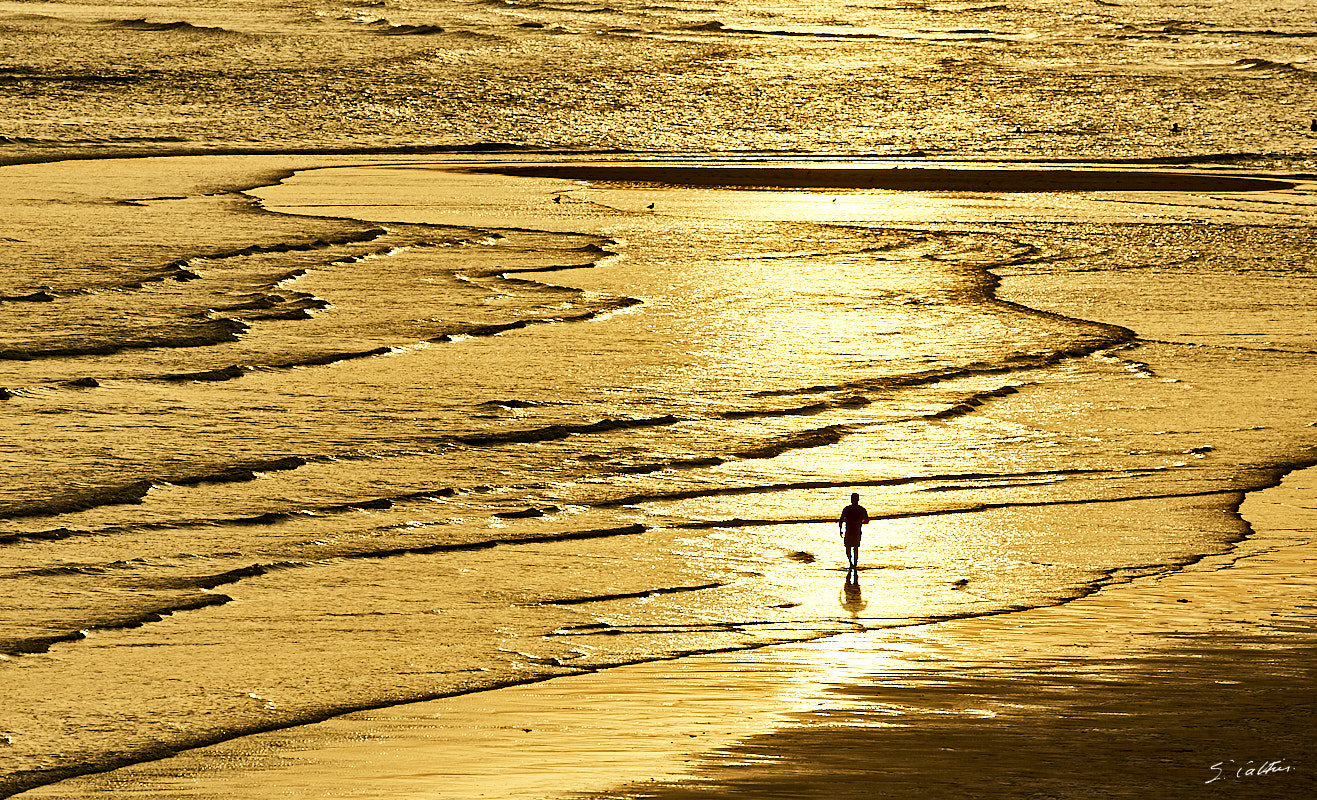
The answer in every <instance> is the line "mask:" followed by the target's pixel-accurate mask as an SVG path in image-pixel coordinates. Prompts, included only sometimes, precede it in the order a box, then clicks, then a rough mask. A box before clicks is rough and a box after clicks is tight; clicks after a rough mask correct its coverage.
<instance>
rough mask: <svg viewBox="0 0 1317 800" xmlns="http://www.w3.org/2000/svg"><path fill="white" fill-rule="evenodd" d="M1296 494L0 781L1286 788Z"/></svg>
mask: <svg viewBox="0 0 1317 800" xmlns="http://www.w3.org/2000/svg"><path fill="white" fill-rule="evenodd" d="M1314 492H1317V467H1312V466H1310V467H1307V468H1305V469H1301V470H1296V471H1294V472H1290V473H1288V474H1287V475H1285V476H1284V477H1283V479H1282V480H1281V481H1280V482H1278V483H1277V484H1275V485H1272V486H1269V487H1267V488H1264V489H1260V490H1257V491H1255V492H1250V493H1248V495H1247V497H1246V498H1245V500H1244V503H1243V507H1242V508H1241V515H1240V516H1241V518H1242V519H1244V520H1245V522H1246V524H1248V525H1249V527H1250V528H1251V529H1252V530H1253V533H1252V534H1251V535H1249V536H1247V537H1245V538H1243V539H1241V540H1239V541H1237V542H1235V543H1234V545H1233V546H1232V547H1231V548H1230V550H1228V551H1226V552H1224V553H1220V554H1215V555H1210V556H1206V557H1204V558H1203V559H1200V560H1199V561H1196V562H1194V563H1192V564H1190V565H1187V566H1185V567H1183V568H1180V569H1177V570H1175V571H1172V572H1169V573H1166V574H1159V575H1153V576H1145V577H1139V578H1134V579H1132V580H1130V581H1128V582H1124V583H1120V584H1116V585H1112V586H1108V587H1104V588H1103V589H1101V590H1099V591H1097V592H1094V593H1092V594H1088V595H1085V596H1084V597H1081V598H1078V599H1075V600H1070V601H1067V602H1065V603H1062V604H1059V605H1055V606H1045V607H1040V608H1032V609H1026V610H1021V611H1013V612H1007V613H1002V614H995V615H990V616H983V617H973V618H968V619H959V620H951V621H943V622H934V623H926V624H919V625H912V626H905V627H900V628H875V629H871V630H867V631H861V632H856V633H843V634H837V635H835V636H830V637H826V638H823V639H818V640H813V641H808V642H803V643H796V644H785V645H770V646H766V647H762V648H757V649H754V650H741V651H735V652H731V653H713V654H704V655H695V656H685V657H682V658H677V659H671V660H662V661H653V662H644V663H638V664H629V665H624V666H619V667H614V668H611V669H605V670H600V671H596V672H591V673H586V674H581V675H572V676H565V677H558V678H551V679H548V680H545V681H538V682H534V683H528V684H520V685H514V686H510V687H505V688H501V689H493V690H485V691H479V692H473V693H470V694H464V695H459V696H453V697H446V698H440V699H435V700H429V701H419V702H413V703H405V704H402V705H398V706H391V707H387V708H382V709H375V710H369V711H358V712H352V713H348V714H344V715H341V716H336V717H333V718H330V719H327V720H324V721H321V722H316V723H312V724H310V725H302V726H296V727H292V728H284V729H280V730H275V731H271V732H266V733H258V734H254V735H248V736H243V737H239V738H235V739H231V740H228V741H224V742H221V743H218V744H215V745H210V746H207V747H202V748H197V749H194V750H187V751H183V752H180V753H178V754H176V755H173V756H172V757H168V758H163V759H160V760H156V761H149V762H142V763H137V764H133V765H130V766H126V767H122V768H120V769H117V770H113V771H110V772H103V773H95V774H91V775H86V776H80V777H75V778H70V779H66V780H63V781H60V782H58V783H55V784H50V785H46V786H42V787H37V788H34V789H31V790H28V791H24V792H20V793H18V794H16V795H14V796H16V797H20V798H34V799H35V798H68V799H69V800H72V798H82V797H87V796H93V795H96V794H101V793H111V794H114V793H117V792H121V791H130V790H131V791H132V792H133V795H134V796H136V797H143V798H152V799H153V800H166V798H168V799H169V800H188V799H189V798H196V800H201V799H202V798H211V797H218V796H223V797H226V798H228V799H229V800H262V798H265V797H269V796H270V795H271V793H272V792H285V793H290V794H292V795H293V796H324V795H325V794H326V793H333V794H334V795H335V796H347V797H357V798H372V799H373V800H419V798H422V797H425V798H454V799H455V800H456V799H457V798H470V797H486V798H499V799H501V800H531V798H539V797H557V796H564V797H565V796H576V797H580V796H586V797H594V798H598V799H599V800H635V799H636V798H653V800H687V799H688V798H696V797H700V798H707V797H729V798H732V797H734V798H743V797H755V798H760V797H780V798H797V797H816V796H823V795H827V796H829V797H835V798H843V799H849V798H855V800H861V798H875V797H892V798H908V797H923V796H947V794H946V793H948V792H950V793H955V792H964V791H966V790H969V789H973V790H974V791H975V796H976V797H1002V798H1010V797H1020V796H1023V795H1022V794H1020V791H1021V787H1022V784H1021V783H1020V781H1024V782H1026V783H1025V784H1024V785H1028V786H1029V787H1030V789H1029V791H1030V792H1033V791H1041V790H1042V789H1041V787H1044V786H1045V787H1046V788H1047V789H1048V790H1049V791H1051V792H1052V794H1051V795H1050V796H1055V797H1063V798H1076V800H1078V798H1081V797H1091V796H1092V791H1094V790H1096V789H1097V788H1098V787H1101V789H1102V791H1103V792H1104V794H1103V796H1107V797H1128V798H1131V799H1133V798H1144V797H1148V796H1152V795H1149V794H1147V793H1146V792H1148V791H1150V784H1151V785H1152V786H1153V787H1155V791H1154V793H1156V792H1163V794H1161V795H1160V796H1185V795H1187V794H1189V793H1190V792H1193V791H1196V790H1198V789H1199V788H1200V787H1203V786H1205V785H1206V784H1207V783H1208V782H1212V783H1214V784H1215V785H1216V786H1215V788H1221V787H1224V786H1231V790H1232V791H1233V792H1235V793H1236V794H1243V796H1246V797H1254V796H1258V797H1269V798H1273V797H1274V798H1296V799H1297V798H1300V797H1307V796H1309V794H1308V793H1309V792H1310V791H1311V789H1312V788H1313V787H1315V786H1317V762H1314V761H1313V760H1312V753H1311V752H1308V751H1305V750H1304V748H1303V743H1304V742H1306V735H1305V733H1304V731H1306V726H1305V725H1303V724H1300V723H1304V722H1306V721H1308V720H1309V719H1310V718H1311V714H1312V713H1314V712H1317V688H1310V684H1308V683H1307V681H1306V678H1305V675H1309V674H1310V673H1311V670H1312V668H1313V664H1312V661H1313V659H1314V658H1317V626H1314V624H1313V619H1312V617H1311V615H1310V614H1305V613H1304V608H1305V606H1304V605H1302V604H1299V605H1298V606H1297V607H1289V608H1284V607H1282V606H1280V605H1277V604H1276V600H1277V597H1288V598H1290V599H1293V600H1296V601H1298V600H1305V601H1308V603H1309V605H1307V606H1306V607H1307V608H1311V607H1313V605H1312V604H1317V577H1315V576H1312V575H1310V574H1304V572H1303V570H1302V567H1303V566H1304V565H1306V564H1309V563H1311V561H1312V560H1314V558H1317V542H1315V541H1313V538H1312V535H1311V532H1312V530H1313V528H1314V526H1317V506H1312V505H1311V498H1312V497H1313V495H1314ZM1305 502H1306V503H1308V505H1306V506H1305V505H1304V503H1305ZM1296 508H1299V509H1303V514H1302V515H1301V516H1300V517H1298V518H1297V519H1296V518H1295V516H1294V515H1293V511H1294V510H1295V509H1296ZM1296 525H1297V527H1294V526H1296ZM1241 548H1242V552H1241ZM1278 609H1280V610H1278ZM1246 617H1247V618H1248V619H1244V618H1246ZM1286 655H1288V656H1289V657H1290V658H1289V659H1288V660H1287V659H1286V658H1284V656H1286ZM1234 687H1239V688H1234ZM1209 691H1212V692H1216V693H1217V697H1216V699H1215V700H1214V701H1213V702H1212V703H1211V704H1210V707H1197V706H1195V705H1194V703H1195V702H1196V699H1198V698H1201V697H1202V696H1203V693H1204V692H1209ZM655 708H662V709H663V710H664V713H663V714H658V715H656V714H654V713H653V712H654V709H655ZM1236 714H1241V715H1244V716H1240V717H1239V720H1249V722H1248V725H1247V726H1246V727H1244V728H1240V727H1238V726H1236V725H1235V724H1234V723H1235V722H1236V717H1235V715H1236ZM1248 714H1252V715H1254V716H1247V715H1248ZM1258 715H1262V716H1258ZM1266 715H1269V716H1266ZM1122 720H1125V722H1124V723H1123V724H1122ZM1204 726H1206V727H1204ZM1286 731H1290V732H1292V733H1290V734H1287V733H1285V732H1286ZM617 741H624V742H625V747H624V748H619V749H617V750H614V749H613V748H612V747H611V746H610V743H612V742H617ZM1186 745H1187V747H1186ZM1077 748H1078V749H1077ZM1232 760H1233V764H1232V763H1231V762H1232ZM1250 762H1251V764H1250ZM546 763H551V764H553V769H550V770H546V769H545V765H546ZM1264 764H1266V765H1269V768H1268V770H1267V771H1266V772H1264V773H1260V774H1259V773H1257V772H1256V770H1258V769H1260V768H1261V767H1262V766H1263V765H1264ZM1122 765H1125V766H1128V767H1129V768H1128V769H1122ZM1250 766H1251V767H1252V768H1253V769H1254V770H1255V773H1254V774H1251V775H1242V772H1243V771H1244V770H1246V769H1248V768H1249V767H1250ZM1232 770H1236V771H1239V772H1240V773H1241V774H1240V775H1234V774H1233V773H1232ZM1246 778H1248V779H1252V780H1251V781H1246V780H1245V779H1246ZM564 782H565V783H564ZM930 792H931V794H930ZM1165 793H1171V794H1165Z"/></svg>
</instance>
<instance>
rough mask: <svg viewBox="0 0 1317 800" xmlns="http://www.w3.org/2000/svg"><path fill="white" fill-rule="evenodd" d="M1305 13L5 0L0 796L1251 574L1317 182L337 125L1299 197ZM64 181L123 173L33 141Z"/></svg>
mask: <svg viewBox="0 0 1317 800" xmlns="http://www.w3.org/2000/svg"><path fill="white" fill-rule="evenodd" d="M1267 9H1268V10H1265V11H1258V10H1256V9H1253V8H1251V7H1249V8H1245V7H1242V6H1240V7H1236V6H1232V7H1231V9H1227V10H1221V9H1216V10H1212V11H1211V12H1210V13H1211V15H1212V16H1211V17H1210V18H1209V17H1202V18H1199V17H1194V18H1192V19H1186V15H1189V14H1195V15H1198V14H1207V13H1209V12H1208V11H1207V10H1203V9H1185V8H1180V7H1176V8H1174V9H1169V8H1163V7H1159V6H1156V5H1126V6H1121V7H1115V6H1107V5H1098V6H1092V5H1087V4H1086V5H1084V6H1082V7H1079V6H1076V7H1074V8H1070V7H1069V6H1066V5H1064V4H1040V5H1034V6H1018V7H1017V6H1000V5H994V6H991V7H987V6H983V7H979V6H968V5H937V4H929V5H918V4H916V5H912V6H905V5H903V6H901V7H900V8H879V7H873V8H848V9H845V10H844V13H843V11H837V10H829V11H827V12H826V15H824V14H821V13H820V12H817V11H813V10H810V9H807V8H803V7H795V6H776V5H754V6H751V5H746V4H721V3H720V4H714V5H709V4H705V5H702V6H698V7H697V6H695V5H689V6H687V5H679V6H664V7H661V8H660V7H651V6H641V5H637V6H634V7H632V6H628V5H610V6H607V7H604V6H588V7H587V6H580V5H573V4H567V5H563V4H554V5H553V6H549V5H526V4H522V5H518V4H511V3H497V4H490V3H481V4H467V3H445V4H434V5H432V6H431V5H426V6H419V7H418V6H410V7H408V8H406V9H404V8H400V7H393V6H383V7H370V8H355V9H343V8H332V9H331V8H323V7H319V6H313V5H305V4H288V5H285V6H278V7H270V6H269V4H262V5H261V6H260V7H259V8H258V7H248V6H242V5H237V4H224V5H218V4H217V5H207V6H201V5H195V6H183V5H179V6H176V7H165V6H151V7H149V8H147V7H122V6H114V7H110V6H94V5H75V4H40V3H37V4H34V3H23V4H5V5H0V45H2V46H3V48H5V49H4V50H0V52H4V53H5V55H4V56H0V90H2V92H3V93H0V120H3V123H2V124H3V125H4V126H6V129H7V130H8V131H9V133H8V134H6V135H7V136H8V139H7V140H6V141H4V142H3V144H2V145H0V146H2V147H3V152H0V159H3V160H5V161H7V162H8V163H10V164H11V166H7V167H4V168H0V202H3V206H4V208H3V218H4V219H5V220H6V222H5V226H4V228H3V231H2V232H0V236H3V237H4V239H5V242H4V244H5V248H4V250H3V253H2V254H0V258H2V259H3V264H4V268H5V269H4V277H3V278H0V297H3V298H4V299H3V301H0V358H3V360H2V361H0V365H2V369H0V387H4V392H3V396H4V397H5V399H3V400H0V405H3V409H4V411H6V412H7V413H6V414H5V415H3V417H2V418H0V431H2V433H0V474H2V475H3V476H4V478H3V480H2V481H0V525H2V527H0V548H3V560H2V561H0V594H2V595H3V596H4V600H3V602H0V651H2V653H3V655H2V656H0V671H4V672H5V673H6V674H5V685H6V686H7V687H8V692H9V695H10V696H12V697H13V698H16V702H14V703H11V704H9V707H8V710H7V711H5V712H3V715H0V736H3V737H4V739H3V740H0V741H3V742H4V743H5V744H4V746H3V747H0V764H3V767H0V770H3V774H4V775H5V776H7V777H4V778H3V779H0V788H3V789H4V791H6V792H11V791H14V790H16V789H17V788H19V787H22V786H29V785H34V784H37V783H41V782H45V781H49V780H53V779H57V778H59V777H61V776H63V775H68V774H73V773H77V772H85V771H89V770H97V769H103V768H105V767H107V766H110V765H113V764H117V763H123V762H128V761H135V760H140V759H143V758H149V757H153V756H159V755H162V754H164V753H167V752H169V751H170V750H172V749H175V748H180V747H187V746H191V745H195V744H198V743H203V742H209V741H215V740H219V739H225V738H229V737H233V736H236V735H240V734H242V733H243V732H248V731H253V730H259V729H267V728H272V727H280V726H287V725H292V724H296V723H298V722H302V721H306V720H311V719H318V718H323V717H327V716H331V715H335V714H339V713H343V712H344V711H347V710H351V709H358V708H374V707H380V706H384V705H389V704H395V703H401V702H406V701H410V700H415V699H420V698H427V697H435V696H441V695H448V694H452V693H455V692H462V691H470V690H478V689H482V688H489V687H495V686H501V685H507V684H510V683H518V682H523V681H526V680H531V679H536V678H540V677H544V676H548V675H557V674H571V673H575V672H579V671H582V670H594V669H602V668H606V667H607V666H609V665H612V664H618V663H627V662H634V661H642V660H648V659H653V658H658V657H665V656H671V655H675V654H683V653H692V652H702V651H710V650H719V649H734V648H746V647H752V646H757V645H760V644H763V643H768V642H779V641H792V640H801V639H809V638H813V637H818V636H822V635H828V634H831V633H835V632H838V631H844V630H852V629H855V628H857V627H879V626H893V625H908V624H911V623H915V622H920V621H926V620H936V619H947V618H960V617H966V616H975V615H983V614H1000V613H1003V612H1009V611H1010V610H1012V609H1016V608H1025V607H1034V606H1040V605H1048V604H1053V603H1059V602H1064V601H1066V600H1068V599H1070V598H1074V597H1077V596H1080V595H1083V594H1086V593H1089V592H1092V591H1095V590H1096V589H1098V588H1100V587H1102V586H1105V585H1108V584H1110V583H1112V582H1116V581H1121V580H1125V579H1128V578H1129V577H1132V576H1137V575H1146V574H1158V573H1160V572H1164V571H1167V570H1171V569H1175V568H1176V567H1177V566H1179V565H1183V564H1185V563H1188V562H1191V561H1194V560H1196V559H1199V558H1201V557H1203V556H1204V555H1206V554H1211V553H1218V552H1221V551H1223V550H1225V549H1227V548H1229V547H1230V545H1231V543H1232V542H1234V541H1236V540H1237V539H1239V538H1240V537H1242V536H1245V535H1247V534H1248V527H1247V525H1246V524H1245V523H1244V522H1243V521H1242V520H1241V519H1240V518H1239V517H1238V516H1237V515H1236V514H1235V513H1234V509H1235V508H1236V507H1237V505H1238V503H1239V502H1240V499H1241V497H1242V494H1241V493H1243V492H1246V491H1249V490H1252V489H1256V488H1259V487H1262V486H1266V485H1269V484H1271V483H1273V482H1274V481H1275V480H1276V479H1277V477H1278V476H1279V475H1280V474H1281V473H1282V472H1284V471H1286V470H1288V469H1290V468H1292V467H1293V466H1295V465H1298V464H1304V463H1311V461H1312V458H1313V456H1312V452H1313V450H1312V448H1313V446H1314V444H1317V442H1314V434H1313V430H1314V428H1313V427H1312V425H1313V420H1312V416H1311V408H1312V407H1313V398H1312V394H1311V389H1310V388H1309V381H1308V379H1307V376H1308V375H1310V374H1311V372H1312V357H1313V353H1314V352H1317V342H1314V341H1313V335H1314V333H1313V332H1314V331H1317V324H1314V320H1313V318H1312V313H1313V312H1312V311H1311V304H1310V303H1309V302H1308V297H1309V296H1310V295H1311V289H1310V283H1311V280H1312V269H1313V260H1312V256H1311V252H1310V250H1311V248H1310V244H1309V242H1310V241H1311V238H1312V237H1311V225H1312V220H1313V214H1312V203H1313V200H1312V194H1311V191H1310V188H1309V186H1308V185H1306V184H1304V185H1300V186H1299V187H1298V188H1297V189H1295V190H1293V191H1277V192H1259V193H1253V194H1249V195H1243V194H1229V193H1213V192H1203V193H1193V194H1188V193H1179V194H1174V193H1152V194H1146V193H1145V194H1119V193H1116V194H1109V193H1096V194H1094V193H1087V194H1079V195H1077V194H1045V195H1030V196H1023V195H1002V194H995V195H989V194H973V193H917V194H910V195H903V194H900V193H895V192H882V191H878V192H854V191H829V192H808V191H796V192H766V191H760V192H735V191H726V190H711V189H698V190H697V189H674V188H667V189H661V190H660V189H654V188H643V187H622V186H604V187H585V186H583V185H581V184H579V183H577V182H574V181H568V180H540V179H518V178H500V177H497V176H492V175H483V176H479V177H473V176H470V175H455V174H454V173H451V172H444V171H437V170H435V169H429V168H424V169H422V168H416V167H418V166H421V165H423V164H424V163H425V161H424V158H423V157H422V156H418V155H416V154H414V153H413V154H411V155H401V154H399V155H397V156H396V157H384V156H375V157H368V156H365V155H355V156H349V155H343V156H334V155H331V154H329V152H328V151H330V150H332V149H336V148H337V149H343V150H353V151H356V150H367V149H371V148H391V149H393V150H396V151H424V150H426V149H427V148H429V149H435V148H438V149H455V150H466V151H468V152H467V153H466V154H464V155H453V156H450V157H448V158H447V159H446V160H444V161H443V162H441V163H440V164H439V166H440V167H445V168H453V167H462V166H470V165H472V164H476V163H488V157H486V156H481V155H479V154H478V153H472V152H469V151H472V150H480V149H482V148H485V147H487V146H488V145H490V144H491V143H501V144H500V147H504V146H506V148H507V149H510V150H512V151H514V152H513V153H512V154H508V155H506V156H500V158H502V157H507V158H513V159H515V158H530V157H532V156H531V155H530V154H529V153H528V152H527V151H529V150H532V149H534V148H539V147H547V148H552V149H554V150H559V151H579V150H583V149H601V148H620V149H623V150H626V151H633V152H631V153H624V154H620V155H618V154H614V155H613V156H612V157H615V158H627V157H634V152H635V151H643V152H646V153H650V152H661V153H663V154H666V155H667V156H680V157H681V158H683V159H691V158H693V159H696V160H707V159H708V158H710V157H711V156H715V155H716V156H717V157H719V158H722V159H724V160H732V159H736V160H737V161H738V162H739V161H740V160H741V159H742V158H744V159H746V160H748V161H750V162H751V163H760V162H766V161H769V160H772V159H773V158H774V157H775V156H774V154H772V153H764V152H756V153H751V152H749V151H764V150H785V151H790V152H791V154H792V158H793V159H795V161H794V162H792V163H799V162H800V161H807V160H809V159H812V158H824V157H831V158H835V157H837V156H838V155H839V154H845V153H852V154H863V155H864V156H865V157H866V158H867V157H869V156H872V155H873V154H875V153H877V154H890V155H893V156H898V157H900V159H904V160H903V161H897V162H895V163H906V164H908V163H909V160H910V159H912V158H913V159H920V163H922V164H926V165H930V166H936V165H937V162H933V161H930V160H929V159H928V158H926V156H928V155H929V154H934V155H938V154H940V155H944V156H946V162H945V163H952V162H953V161H954V160H955V159H983V158H1037V159H1057V160H1064V159H1071V160H1074V159H1094V160H1101V159H1109V158H1115V157H1139V158H1144V159H1175V158H1180V157H1183V156H1194V157H1197V158H1199V159H1200V160H1202V161H1204V162H1212V161H1216V162H1223V161H1224V162H1231V163H1236V164H1241V165H1248V166H1250V168H1252V169H1254V170H1255V171H1256V170H1257V169H1258V168H1260V167H1267V168H1271V169H1272V170H1273V172H1269V173H1268V174H1274V175H1276V176H1278V177H1285V176H1287V175H1293V174H1294V172H1295V171H1297V170H1303V169H1310V168H1311V164H1312V161H1313V155H1312V154H1313V142H1314V140H1313V138H1312V134H1311V132H1310V131H1308V125H1307V121H1308V117H1309V116H1317V106H1314V104H1313V95H1312V86H1313V83H1312V77H1311V76H1312V72H1311V69H1312V66H1311V63H1312V61H1311V59H1312V50H1311V46H1312V41H1313V39H1314V35H1313V31H1317V21H1315V20H1314V19H1313V18H1312V12H1311V10H1309V9H1307V7H1306V5H1305V4H1292V6H1286V5H1285V4H1284V3H1279V4H1278V3H1270V4H1268V6H1267ZM1236 11H1237V12H1238V14H1239V17H1238V18H1237V19H1236V18H1233V17H1232V16H1231V15H1232V14H1235V13H1236ZM138 18H142V19H144V20H145V21H144V22H137V21H135V20H138ZM381 18H384V19H387V20H388V24H389V25H393V26H397V25H413V26H420V25H430V26H438V27H440V28H443V31H442V32H441V31H436V30H434V29H433V28H431V29H421V28H411V29H395V28H389V27H386V26H385V25H383V24H373V23H375V22H376V21H377V20H379V19H381ZM106 20H109V22H106ZM1176 20H1178V21H1176ZM178 21H186V22H187V23H189V24H190V25H191V26H192V27H187V26H181V25H172V24H162V23H173V22H178ZM537 26H543V27H537ZM34 43H36V44H37V45H38V46H36V47H34V46H33V44H34ZM1177 121H1178V122H1179V123H1180V124H1181V127H1182V128H1184V131H1183V132H1182V133H1180V134H1177V135H1175V136H1174V137H1172V136H1171V135H1169V134H1168V128H1169V126H1170V124H1172V123H1173V122H1177ZM1017 126H1018V127H1019V128H1020V130H1019V132H1016V131H1015V130H1014V129H1015V128H1016V127H1017ZM289 150H299V151H305V152H304V153H303V154H302V155H297V156H275V155H266V156H249V157H244V158H243V159H232V158H227V159H226V158H221V157H214V156H194V157H189V158H159V159H156V158H147V159H142V158H133V159H111V158H108V156H112V155H125V154H132V155H138V156H140V155H148V154H169V153H181V152H188V153H205V152H234V151H248V152H250V151H258V152H264V151H289ZM1258 153H1261V154H1265V157H1259V156H1255V155H1240V154H1258ZM518 154H519V155H518ZM779 155H780V154H779ZM52 158H69V159H74V158H77V159H83V158H92V159H95V161H94V162H93V163H90V164H88V163H82V162H79V161H63V162H59V163H47V164H31V165H23V164H20V163H18V162H23V161H39V160H49V159H52ZM430 158H432V157H430ZM482 159H484V160H482ZM495 160H497V159H495ZM394 162H397V163H398V164H400V165H401V166H402V167H403V168H394V167H392V166H389V165H390V164H392V163H394ZM358 163H364V164H366V165H367V166H365V167H353V168H350V169H340V168H339V167H345V166H348V165H354V164H358ZM863 163H871V162H870V161H868V160H866V161H864V162H863ZM294 170H302V171H300V172H298V173H297V174H296V175H295V176H292V177H289V176H290V175H291V173H292V172H293V171H294ZM285 178H286V180H283V182H282V183H280V181H281V179H285ZM1299 180H1300V181H1302V180H1304V178H1303V177H1302V176H1300V178H1299ZM275 184H278V185H275ZM258 186H266V187H269V188H261V189H255V188H254V187H258ZM242 190H250V191H248V192H246V193H244V192H243V191H242ZM651 204H652V205H653V208H651V207H650V206H651ZM999 281H1000V282H1001V285H1000V286H998V283H999ZM851 491H859V492H861V493H862V494H863V501H864V503H865V504H866V505H867V507H868V508H869V509H870V512H871V513H872V514H873V516H874V517H875V518H876V521H875V522H874V523H873V524H872V526H871V528H870V531H869V534H868V538H867V540H866V545H865V548H864V551H863V555H864V560H865V564H866V567H867V568H866V570H864V571H863V572H862V573H861V577H860V583H861V584H862V585H863V592H862V599H859V600H857V599H856V597H855V596H854V595H853V594H848V593H847V592H846V591H845V588H846V587H845V573H844V572H843V571H841V570H840V569H839V567H840V566H841V565H842V563H843V559H842V553H841V548H840V544H839V542H838V541H836V534H835V533H834V531H835V524H834V522H833V520H835V518H836V515H837V512H838V511H839V510H840V507H841V505H842V504H844V502H845V498H846V496H847V495H848V494H849V493H850V492H851Z"/></svg>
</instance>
